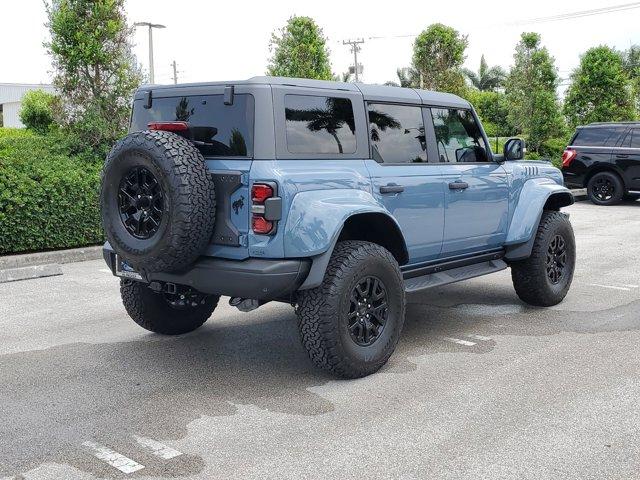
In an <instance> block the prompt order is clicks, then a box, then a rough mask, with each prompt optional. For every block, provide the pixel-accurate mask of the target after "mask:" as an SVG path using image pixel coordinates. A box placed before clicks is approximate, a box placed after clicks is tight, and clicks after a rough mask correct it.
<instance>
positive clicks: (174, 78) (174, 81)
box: [171, 60, 178, 85]
mask: <svg viewBox="0 0 640 480" xmlns="http://www.w3.org/2000/svg"><path fill="white" fill-rule="evenodd" d="M171 66H172V67H173V84H174V85H177V84H178V69H177V67H176V61H175V60H174V61H173V62H171Z"/></svg>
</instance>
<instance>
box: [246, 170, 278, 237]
mask: <svg viewBox="0 0 640 480" xmlns="http://www.w3.org/2000/svg"><path fill="white" fill-rule="evenodd" d="M277 193H278V191H277V185H276V184H275V183H273V182H269V183H266V182H265V183H254V184H253V185H252V186H251V229H252V230H253V233H257V234H259V235H273V234H274V233H276V225H277V222H278V220H280V218H282V199H281V198H280V197H278V196H277Z"/></svg>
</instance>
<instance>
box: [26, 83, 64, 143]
mask: <svg viewBox="0 0 640 480" xmlns="http://www.w3.org/2000/svg"><path fill="white" fill-rule="evenodd" d="M57 103H58V97H57V96H56V95H54V94H52V93H48V92H45V91H44V90H31V91H29V92H27V93H25V95H24V97H22V107H21V108H20V121H21V122H22V123H23V124H24V126H25V127H27V128H30V129H31V130H35V131H36V132H38V133H46V132H47V131H48V130H49V127H51V125H53V122H54V110H55V108H56V104H57Z"/></svg>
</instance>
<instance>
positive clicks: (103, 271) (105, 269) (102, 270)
mask: <svg viewBox="0 0 640 480" xmlns="http://www.w3.org/2000/svg"><path fill="white" fill-rule="evenodd" d="M100 271H101V272H102V273H113V272H112V271H111V270H109V269H108V268H101V269H100Z"/></svg>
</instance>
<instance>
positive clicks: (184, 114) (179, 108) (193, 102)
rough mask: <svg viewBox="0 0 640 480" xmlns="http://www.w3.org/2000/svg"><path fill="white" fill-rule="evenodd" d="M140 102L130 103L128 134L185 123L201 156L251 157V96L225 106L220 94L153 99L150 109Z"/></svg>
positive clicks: (242, 95) (240, 96) (245, 95)
mask: <svg viewBox="0 0 640 480" xmlns="http://www.w3.org/2000/svg"><path fill="white" fill-rule="evenodd" d="M144 103H145V102H144V100H136V101H135V102H134V103H133V115H132V117H131V128H130V131H131V132H139V131H142V130H146V129H147V125H148V124H149V123H150V122H158V121H160V122H172V121H182V122H188V123H189V127H190V135H191V139H192V140H193V142H194V143H195V145H196V147H197V148H198V150H200V152H201V153H202V155H203V156H205V157H251V156H253V117H254V108H255V107H254V100H253V96H252V95H249V94H236V95H234V98H233V105H225V104H224V96H223V95H198V96H196V95H193V96H185V97H164V98H155V97H154V98H153V101H152V104H151V108H144Z"/></svg>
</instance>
